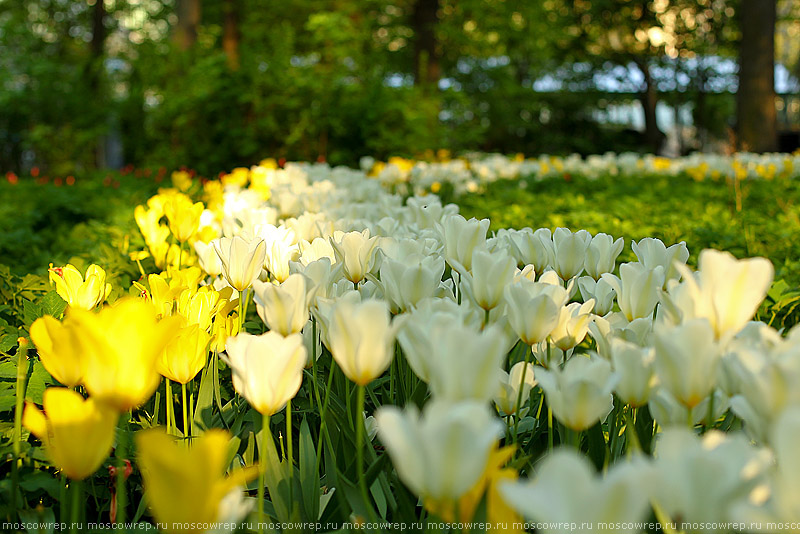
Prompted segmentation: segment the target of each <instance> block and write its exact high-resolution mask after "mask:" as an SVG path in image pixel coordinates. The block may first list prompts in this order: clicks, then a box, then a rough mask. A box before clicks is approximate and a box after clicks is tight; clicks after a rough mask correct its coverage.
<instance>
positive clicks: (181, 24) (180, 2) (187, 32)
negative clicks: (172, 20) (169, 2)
mask: <svg viewBox="0 0 800 534" xmlns="http://www.w3.org/2000/svg"><path fill="white" fill-rule="evenodd" d="M176 11H177V14H178V27H177V29H176V32H175V40H176V41H177V43H178V46H180V47H181V49H183V50H189V49H190V48H191V47H192V46H194V43H195V42H196V41H197V27H198V26H199V25H200V0H177V3H176Z"/></svg>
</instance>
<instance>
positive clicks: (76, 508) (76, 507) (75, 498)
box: [69, 480, 83, 533]
mask: <svg viewBox="0 0 800 534" xmlns="http://www.w3.org/2000/svg"><path fill="white" fill-rule="evenodd" d="M70 490H71V491H72V511H71V513H70V528H69V531H70V532H72V533H74V532H76V531H77V526H78V523H79V522H80V520H81V501H82V500H83V482H82V481H80V480H73V481H72V483H71V484H70Z"/></svg>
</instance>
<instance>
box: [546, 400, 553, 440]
mask: <svg viewBox="0 0 800 534" xmlns="http://www.w3.org/2000/svg"><path fill="white" fill-rule="evenodd" d="M547 450H548V451H552V450H553V409H552V408H550V404H549V403H548V405H547Z"/></svg>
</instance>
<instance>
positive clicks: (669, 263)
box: [631, 237, 689, 284]
mask: <svg viewBox="0 0 800 534" xmlns="http://www.w3.org/2000/svg"><path fill="white" fill-rule="evenodd" d="M631 249H632V250H633V253H634V254H636V258H637V259H638V260H639V263H641V264H643V265H644V266H645V268H647V269H655V268H656V267H659V266H660V267H661V269H663V271H664V284H666V283H667V281H669V280H673V279H675V278H678V277H680V275H681V273H680V272H679V271H678V268H677V266H676V264H685V263H686V260H688V259H689V249H688V248H686V242H685V241H681V242H680V243H675V244H674V245H671V246H670V247H667V246H666V245H664V242H663V241H661V240H660V239H655V238H652V237H645V238H644V239H642V240H640V241H639V242H638V243H637V242H636V241H632V242H631Z"/></svg>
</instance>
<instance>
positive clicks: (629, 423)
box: [625, 406, 642, 452]
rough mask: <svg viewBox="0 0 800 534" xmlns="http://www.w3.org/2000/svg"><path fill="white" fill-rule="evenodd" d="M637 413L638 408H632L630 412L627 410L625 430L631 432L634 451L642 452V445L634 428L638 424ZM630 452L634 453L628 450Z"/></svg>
mask: <svg viewBox="0 0 800 534" xmlns="http://www.w3.org/2000/svg"><path fill="white" fill-rule="evenodd" d="M635 411H636V408H634V407H633V406H631V407H630V409H629V410H625V428H626V429H627V430H628V432H629V437H630V444H631V447H633V451H636V452H640V451H641V450H642V444H641V443H640V442H639V436H637V435H636V427H635V426H634V425H635V423H636V421H635V415H634V413H635ZM628 452H632V451H631V449H628Z"/></svg>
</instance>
